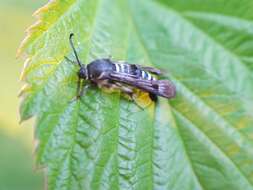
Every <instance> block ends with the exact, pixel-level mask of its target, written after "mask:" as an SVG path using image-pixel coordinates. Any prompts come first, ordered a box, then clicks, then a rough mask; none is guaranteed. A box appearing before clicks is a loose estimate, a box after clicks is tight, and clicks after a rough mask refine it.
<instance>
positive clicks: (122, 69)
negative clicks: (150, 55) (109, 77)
mask: <svg viewBox="0 0 253 190" xmlns="http://www.w3.org/2000/svg"><path fill="white" fill-rule="evenodd" d="M115 70H116V72H119V73H127V74H130V75H135V76H138V77H139V78H142V79H145V80H156V78H154V77H153V76H152V75H151V74H150V73H149V72H147V71H144V70H141V69H139V68H138V67H137V66H136V65H130V64H124V63H115Z"/></svg>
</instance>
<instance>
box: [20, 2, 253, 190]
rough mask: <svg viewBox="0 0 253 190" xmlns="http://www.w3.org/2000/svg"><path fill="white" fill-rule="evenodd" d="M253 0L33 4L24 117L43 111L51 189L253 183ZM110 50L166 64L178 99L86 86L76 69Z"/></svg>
mask: <svg viewBox="0 0 253 190" xmlns="http://www.w3.org/2000/svg"><path fill="white" fill-rule="evenodd" d="M252 9H253V4H252V1H251V0H243V1H238V0H230V1H226V0H204V1H203V0H201V1H200V0H188V1H183V0H170V1H166V0H157V1H152V0H138V1H136V0H122V1H120V0H76V1H75V0H69V1H60V0H55V1H50V2H49V3H48V4H47V5H46V6H45V7H43V8H41V9H40V10H39V11H37V12H36V15H37V16H38V22H37V23H36V24H35V25H34V26H32V27H31V28H30V29H29V30H28V36H27V38H26V39H25V41H24V42H23V44H22V46H21V48H20V50H19V54H25V55H26V66H25V68H24V70H23V74H22V78H23V79H24V80H25V81H26V84H27V85H26V87H24V89H23V90H22V93H21V94H22V96H23V101H22V104H21V108H20V112H21V120H26V119H28V118H30V117H32V116H36V120H37V122H36V138H37V139H38V140H39V146H38V148H37V159H38V163H39V164H41V165H43V166H46V167H47V170H46V171H47V172H46V173H47V178H48V180H47V181H48V184H47V185H48V189H50V190H51V189H60V190H64V189H94V190H95V189H138V190H139V189H145V190H146V189H168V190H172V189H173V190H174V189H175V190H176V189H180V190H181V189H184V190H188V189H189V190H191V189H194V190H195V189H210V190H213V189H223V190H225V189H228V190H231V189H234V190H238V189H242V190H246V189H253V151H252V145H253V117H252V116H253V101H252V99H253V66H252V65H253V53H252V52H253V30H252V28H253V13H252ZM71 32H74V33H75V44H76V46H77V47H78V54H79V55H80V58H81V60H82V62H84V63H86V64H87V63H89V62H90V61H92V60H94V59H95V58H102V57H108V56H109V55H112V56H113V57H114V59H115V60H119V59H121V60H127V61H129V62H130V63H138V64H144V65H151V66H154V67H157V68H160V69H163V70H164V71H165V72H167V76H166V77H167V78H168V79H170V80H172V81H173V82H174V83H175V84H176V87H177V96H176V98H175V99H172V100H166V99H163V98H161V99H159V102H158V103H157V104H155V105H154V104H152V105H151V106H149V107H148V108H147V109H144V110H142V109H140V108H139V107H138V106H136V104H135V103H134V102H131V101H128V100H126V99H124V98H122V97H120V94H119V93H111V94H110V93H105V92H103V91H101V90H99V89H96V88H94V89H90V90H89V91H88V92H87V94H86V95H85V96H84V97H82V99H81V100H80V101H74V102H70V100H71V99H72V98H73V97H74V96H75V91H76V87H77V83H76V82H77V76H76V72H77V70H78V68H77V66H75V65H72V64H71V63H68V62H66V61H65V60H64V56H68V57H70V58H72V59H74V57H73V52H72V51H71V49H70V47H69V43H68V36H69V34H70V33H71Z"/></svg>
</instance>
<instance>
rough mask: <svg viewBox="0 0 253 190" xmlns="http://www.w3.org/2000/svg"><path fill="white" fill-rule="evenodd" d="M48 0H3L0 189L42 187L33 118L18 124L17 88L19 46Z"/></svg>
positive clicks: (0, 6) (0, 13)
mask: <svg viewBox="0 0 253 190" xmlns="http://www.w3.org/2000/svg"><path fill="white" fill-rule="evenodd" d="M46 2H47V1H46V0H36V1H34V0H0V18H1V19H0V85H1V90H0V190H42V189H43V186H44V179H43V173H42V170H41V169H36V168H35V163H34V160H35V159H34V158H33V155H34V148H35V145H34V139H33V128H32V121H29V122H24V123H22V124H21V125H20V124H19V113H18V107H19V101H20V100H19V99H18V97H17V94H18V91H19V89H20V88H21V86H22V83H21V82H20V81H19V76H20V71H21V69H22V66H23V62H22V60H20V59H19V60H17V59H16V50H17V47H18V46H19V44H20V42H21V41H22V39H23V38H24V36H25V34H24V31H25V29H26V28H27V27H28V26H30V25H31V24H32V23H34V21H35V18H33V17H32V13H33V12H34V11H35V10H36V9H37V8H39V7H41V6H42V5H44V4H45V3H46Z"/></svg>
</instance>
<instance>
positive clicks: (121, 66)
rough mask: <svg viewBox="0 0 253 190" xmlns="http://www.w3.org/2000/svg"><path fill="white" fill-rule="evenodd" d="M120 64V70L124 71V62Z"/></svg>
mask: <svg viewBox="0 0 253 190" xmlns="http://www.w3.org/2000/svg"><path fill="white" fill-rule="evenodd" d="M119 66H120V72H122V73H124V65H123V64H119Z"/></svg>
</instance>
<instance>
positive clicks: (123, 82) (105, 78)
mask: <svg viewBox="0 0 253 190" xmlns="http://www.w3.org/2000/svg"><path fill="white" fill-rule="evenodd" d="M73 36H74V34H73V33H71V34H70V36H69V43H70V46H71V48H72V50H73V52H74V55H75V58H76V61H72V60H70V59H69V58H67V57H65V58H66V59H67V60H68V61H71V62H74V63H77V64H78V65H79V67H80V69H79V71H78V72H77V75H78V85H77V95H76V98H80V97H81V96H83V94H84V92H85V91H86V89H88V88H89V87H90V86H91V84H95V85H97V86H98V87H101V88H107V89H112V90H120V91H121V92H123V93H124V94H126V95H128V96H129V97H130V98H131V99H133V96H134V93H135V89H138V90H141V91H144V92H147V93H148V94H149V97H150V98H151V100H153V101H156V100H157V96H161V97H164V98H168V99H170V98H173V97H175V95H176V88H175V86H174V84H173V83H172V82H171V81H169V80H158V79H157V78H156V77H159V76H160V75H162V71H160V70H159V69H156V68H153V67H146V66H141V65H137V64H129V63H128V62H125V61H112V60H111V58H101V59H96V60H94V61H92V62H90V63H89V64H87V65H84V64H82V63H81V61H80V59H79V57H78V55H77V51H76V49H75V47H74V44H73ZM153 75H155V76H156V77H155V76H153ZM84 81H89V82H88V83H87V82H84Z"/></svg>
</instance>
